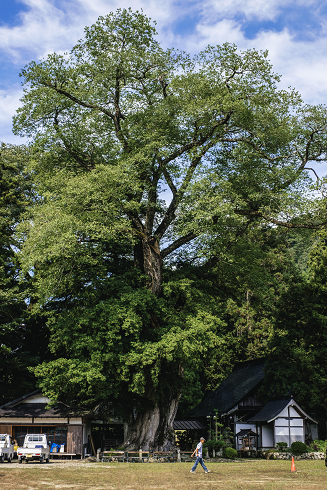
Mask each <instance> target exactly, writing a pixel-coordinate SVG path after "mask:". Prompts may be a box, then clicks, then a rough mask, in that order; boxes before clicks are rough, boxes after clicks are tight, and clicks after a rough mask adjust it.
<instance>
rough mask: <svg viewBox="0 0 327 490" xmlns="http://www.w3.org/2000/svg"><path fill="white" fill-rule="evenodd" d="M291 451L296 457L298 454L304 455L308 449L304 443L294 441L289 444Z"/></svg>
mask: <svg viewBox="0 0 327 490" xmlns="http://www.w3.org/2000/svg"><path fill="white" fill-rule="evenodd" d="M291 451H292V453H293V454H295V455H298V454H304V453H307V452H308V448H307V446H306V444H304V442H301V441H295V442H292V444H291Z"/></svg>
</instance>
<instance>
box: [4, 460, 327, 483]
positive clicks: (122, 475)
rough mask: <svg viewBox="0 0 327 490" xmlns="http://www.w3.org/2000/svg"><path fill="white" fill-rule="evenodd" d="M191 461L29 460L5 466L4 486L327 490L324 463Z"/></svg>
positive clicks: (326, 471) (326, 474) (326, 470)
mask: <svg viewBox="0 0 327 490" xmlns="http://www.w3.org/2000/svg"><path fill="white" fill-rule="evenodd" d="M191 466H192V465H191V464H187V463H180V464H178V463H176V464H175V463H152V464H151V463H150V464H147V463H145V464H136V463H135V464H126V463H100V464H98V463H84V462H72V463H71V462H61V463H49V464H43V465H41V464H40V463H28V464H23V465H18V464H17V463H14V464H11V465H10V464H6V463H4V464H2V465H1V466H0V488H1V490H2V489H3V490H5V489H6V490H7V489H10V490H11V489H15V490H20V489H24V490H41V489H42V490H47V489H49V490H52V489H74V490H125V489H126V490H143V489H153V490H154V489H156V490H161V489H162V490H193V489H194V490H195V489H199V488H202V489H204V490H207V489H215V490H219V489H226V490H227V489H228V490H241V489H242V490H253V489H257V490H260V489H265V490H289V489H290V490H292V489H294V490H309V489H317V490H319V489H326V490H327V468H326V467H325V462H324V461H297V462H296V470H297V471H296V473H291V471H290V470H291V463H290V462H289V461H287V462H286V461H265V460H257V461H248V460H242V461H240V462H235V463H208V468H209V469H210V471H211V473H209V474H205V473H204V472H203V470H202V468H198V469H197V470H196V473H195V474H191V473H190V469H191Z"/></svg>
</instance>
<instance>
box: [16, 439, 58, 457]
mask: <svg viewBox="0 0 327 490" xmlns="http://www.w3.org/2000/svg"><path fill="white" fill-rule="evenodd" d="M49 453H50V450H49V446H48V442H47V436H46V435H45V434H26V436H25V440H24V445H23V447H19V448H18V449H17V456H18V463H22V462H23V461H26V463H27V462H28V461H40V463H43V462H44V461H46V462H47V463H49V456H50V454H49Z"/></svg>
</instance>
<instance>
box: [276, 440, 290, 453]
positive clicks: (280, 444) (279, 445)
mask: <svg viewBox="0 0 327 490" xmlns="http://www.w3.org/2000/svg"><path fill="white" fill-rule="evenodd" d="M276 449H278V451H285V449H287V442H277V443H276Z"/></svg>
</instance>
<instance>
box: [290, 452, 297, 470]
mask: <svg viewBox="0 0 327 490" xmlns="http://www.w3.org/2000/svg"><path fill="white" fill-rule="evenodd" d="M291 471H296V469H295V464H294V456H292V466H291Z"/></svg>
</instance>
